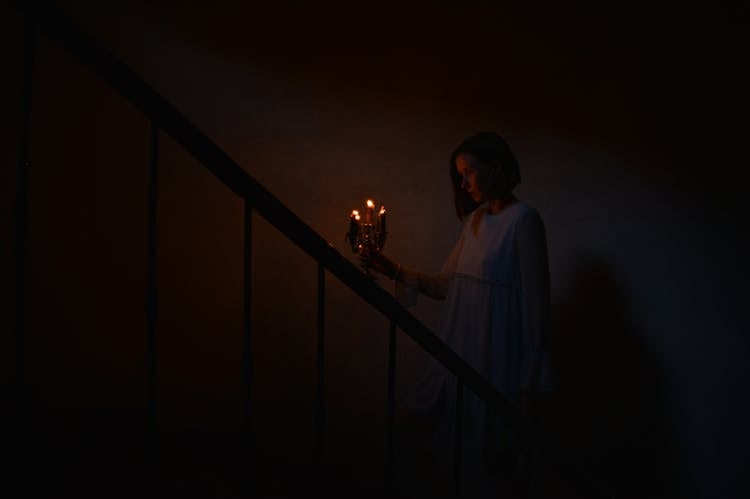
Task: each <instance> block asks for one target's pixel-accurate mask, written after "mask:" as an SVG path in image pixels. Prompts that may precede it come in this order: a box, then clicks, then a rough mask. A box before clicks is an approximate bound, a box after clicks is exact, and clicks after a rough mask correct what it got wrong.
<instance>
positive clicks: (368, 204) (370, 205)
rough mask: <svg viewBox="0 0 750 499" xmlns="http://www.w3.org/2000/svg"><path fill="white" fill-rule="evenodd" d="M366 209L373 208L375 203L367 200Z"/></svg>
mask: <svg viewBox="0 0 750 499" xmlns="http://www.w3.org/2000/svg"><path fill="white" fill-rule="evenodd" d="M367 207H368V208H375V203H373V202H372V199H368V200H367Z"/></svg>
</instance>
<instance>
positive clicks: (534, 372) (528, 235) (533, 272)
mask: <svg viewBox="0 0 750 499" xmlns="http://www.w3.org/2000/svg"><path fill="white" fill-rule="evenodd" d="M517 242H518V257H519V267H520V274H521V302H522V304H521V306H522V322H523V357H524V358H523V362H522V364H521V365H522V372H521V389H522V390H530V391H546V390H550V389H552V376H551V372H550V361H549V334H550V282H549V264H548V260H547V238H546V236H545V229H544V224H543V222H542V219H541V217H540V216H539V213H537V212H536V211H534V210H531V211H529V212H527V213H526V214H525V215H524V216H523V218H522V219H521V220H520V221H519V227H518V238H517Z"/></svg>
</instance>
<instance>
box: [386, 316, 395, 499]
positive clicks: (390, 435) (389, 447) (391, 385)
mask: <svg viewBox="0 0 750 499" xmlns="http://www.w3.org/2000/svg"><path fill="white" fill-rule="evenodd" d="M387 411H388V414H387V418H388V420H387V426H386V432H387V434H386V438H387V441H386V461H385V472H386V485H387V488H388V490H389V491H391V492H392V489H393V486H394V476H393V467H394V461H395V445H394V444H395V438H394V437H395V434H394V432H395V428H394V423H395V421H394V419H395V411H396V323H395V322H394V321H391V325H390V329H389V331H388V409H387Z"/></svg>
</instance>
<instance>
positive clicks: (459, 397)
mask: <svg viewBox="0 0 750 499" xmlns="http://www.w3.org/2000/svg"><path fill="white" fill-rule="evenodd" d="M463 404H464V385H463V383H461V380H459V379H456V442H455V444H456V457H455V461H454V465H455V469H454V474H455V476H454V480H455V490H454V494H455V497H457V498H458V497H461V466H462V464H463V462H462V460H463V456H462V452H461V436H462V433H463Z"/></svg>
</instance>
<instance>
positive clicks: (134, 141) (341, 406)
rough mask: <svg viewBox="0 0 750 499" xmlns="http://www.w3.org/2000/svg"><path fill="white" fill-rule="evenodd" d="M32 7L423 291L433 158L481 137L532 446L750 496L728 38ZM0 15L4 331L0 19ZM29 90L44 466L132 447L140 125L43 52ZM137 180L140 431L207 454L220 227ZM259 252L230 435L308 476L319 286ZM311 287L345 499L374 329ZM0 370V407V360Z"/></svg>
mask: <svg viewBox="0 0 750 499" xmlns="http://www.w3.org/2000/svg"><path fill="white" fill-rule="evenodd" d="M57 5H59V6H60V7H61V8H63V10H64V11H65V12H67V13H68V14H69V15H70V16H71V17H72V18H73V19H75V20H76V22H78V23H79V24H80V25H81V26H82V27H83V28H84V29H85V30H86V31H88V32H89V33H91V34H92V35H93V36H94V37H95V38H96V39H97V40H99V41H100V42H101V43H102V44H103V45H104V46H106V47H108V48H109V49H111V50H112V51H113V52H114V53H115V54H116V55H117V56H118V57H119V58H121V60H122V61H123V62H125V63H126V64H127V65H128V66H130V67H131V68H132V69H133V70H134V71H136V72H137V73H138V74H139V75H140V76H141V77H142V78H143V79H144V80H145V81H146V82H147V83H149V84H150V85H152V86H153V87H154V88H155V89H156V90H157V91H158V92H159V93H161V95H163V96H164V97H165V98H167V99H168V100H169V101H170V102H172V103H173V104H174V105H175V106H176V107H177V108H178V109H179V110H181V112H183V113H184V114H185V115H186V116H187V117H188V118H189V119H190V120H192V121H193V123H195V124H196V125H197V126H198V127H199V128H201V129H202V130H203V131H204V132H205V133H206V134H207V135H208V136H209V137H211V138H212V140H214V141H215V142H216V143H217V144H218V145H219V146H220V147H222V148H223V149H224V150H225V151H226V152H227V153H228V154H229V155H230V156H231V157H232V158H234V159H235V160H236V161H237V162H238V163H239V164H241V165H242V166H243V167H244V168H245V169H246V170H247V171H248V172H249V173H250V174H251V175H253V176H254V177H255V178H257V179H258V180H259V181H260V182H261V183H263V184H264V185H265V186H266V187H267V188H268V189H270V190H271V191H272V192H273V193H274V194H275V195H276V196H277V197H278V198H279V199H281V201H282V202H284V203H285V204H286V205H287V206H288V207H290V208H291V209H292V210H293V211H295V212H296V213H297V214H298V215H299V216H300V217H301V218H302V219H303V220H304V221H305V222H307V223H308V224H309V225H310V226H311V227H312V228H313V229H315V230H316V231H318V232H319V233H320V234H321V235H322V236H323V237H324V238H326V239H328V240H329V241H331V243H332V244H333V245H334V246H335V247H336V248H338V249H339V251H341V252H342V253H343V254H345V255H348V256H351V253H348V252H347V250H346V247H345V245H344V243H343V233H344V231H345V230H346V216H347V214H348V213H349V212H350V211H351V209H353V208H356V207H358V206H360V205H361V204H362V203H363V200H364V199H365V198H366V197H370V196H374V197H375V198H377V199H379V200H381V201H382V202H383V203H384V204H385V205H386V206H387V207H388V209H389V213H390V219H389V226H390V231H391V239H390V240H389V242H388V245H387V247H386V249H387V253H388V254H389V255H391V256H392V257H394V258H395V259H397V260H399V261H401V262H402V263H403V264H404V265H407V266H411V267H416V268H419V269H421V270H424V271H430V272H431V271H437V270H438V269H439V268H440V265H441V264H442V261H443V259H444V258H445V256H446V255H447V253H448V251H449V250H450V248H451V246H452V244H453V242H454V241H455V238H456V236H457V234H458V231H459V229H460V224H459V222H458V221H457V220H456V218H455V216H454V214H453V208H452V205H451V198H450V196H451V193H450V186H449V184H448V176H447V162H448V158H449V156H450V153H451V151H452V149H453V148H454V147H455V146H456V145H457V144H458V143H459V142H460V140H461V139H462V138H464V137H465V136H467V135H468V134H470V133H473V132H475V131H478V130H485V129H489V130H495V131H498V132H500V133H501V134H503V135H504V136H505V137H506V138H507V139H508V140H509V142H510V143H511V145H512V146H513V147H514V149H515V151H516V153H517V156H518V158H519V160H520V163H521V172H522V179H523V180H522V184H521V185H520V186H519V188H518V191H517V194H518V195H519V197H521V198H522V199H524V200H525V201H527V202H528V203H530V204H532V205H533V206H535V207H537V208H538V209H539V211H540V213H541V214H542V217H543V218H544V220H545V223H546V227H547V233H548V243H549V250H550V270H551V276H552V289H553V307H554V311H553V312H554V315H553V321H554V335H555V336H554V337H555V343H554V353H555V366H556V369H557V373H558V381H559V389H558V391H557V393H556V395H555V398H554V402H553V407H552V409H551V410H550V412H549V413H548V414H547V417H546V420H547V424H548V426H549V428H551V429H552V430H553V431H554V432H556V434H558V435H559V436H560V437H561V438H562V439H563V440H564V441H565V442H566V443H567V445H568V446H569V448H570V449H571V453H572V454H575V455H580V456H583V457H584V458H585V459H586V460H587V461H588V462H591V463H595V464H594V467H595V468H596V471H597V473H598V474H599V475H600V476H602V477H603V478H604V479H605V480H606V481H607V483H609V484H610V486H611V488H612V489H613V490H614V491H615V492H617V493H619V495H621V496H625V497H648V496H657V497H658V496H675V497H691V498H692V497H695V498H698V497H741V496H743V495H744V494H745V493H746V492H745V491H744V488H745V487H744V485H743V483H742V476H741V473H742V471H743V468H744V465H745V464H746V462H747V457H748V451H747V448H748V444H750V441H749V440H750V439H749V438H748V431H747V428H746V421H747V420H748V416H750V414H749V413H750V396H749V395H748V390H747V389H746V387H745V382H746V381H747V379H748V367H747V363H746V359H747V356H748V354H750V342H749V341H748V327H747V324H746V314H745V313H744V308H745V307H746V303H747V299H748V292H747V285H746V282H747V277H748V269H747V264H746V260H745V254H746V251H747V249H748V244H747V242H748V241H747V223H746V220H745V215H746V205H747V202H746V194H745V190H746V188H745V184H744V183H743V181H742V180H741V175H742V174H743V173H744V172H743V170H744V168H745V167H746V164H747V160H746V154H745V149H746V146H745V144H746V132H747V126H746V116H747V114H746V111H747V105H746V104H747V98H746V95H745V92H746V90H745V89H746V88H747V81H746V79H743V77H742V75H741V73H742V69H743V66H744V65H746V61H745V59H746V54H745V53H744V52H743V50H741V47H742V46H744V43H743V42H746V38H747V35H746V33H747V12H746V9H740V8H738V7H730V6H729V4H728V3H727V4H722V3H716V2H714V3H711V4H710V5H708V4H703V5H700V6H692V5H682V6H680V7H679V8H672V7H668V6H666V5H660V4H654V3H648V2H617V3H606V4H605V3H601V2H585V1H575V2H559V3H553V2H544V3H539V2H525V3H523V5H521V4H520V3H519V4H517V5H514V4H509V3H500V2H497V3H478V4H474V5H467V4H461V6H460V7H459V6H457V5H455V6H434V5H416V4H406V3H403V2H402V3H392V4H391V3H383V2H378V3H373V4H365V5H361V4H356V5H355V4H347V5H338V4H333V3H323V4H320V3H316V4H314V5H309V4H297V3H296V2H285V3H284V2H281V3H275V4H273V5H274V6H272V7H271V6H268V5H264V6H261V5H258V6H253V5H248V4H243V5H242V6H241V7H239V6H237V5H235V4H233V3H231V2H211V3H210V4H203V3H198V2H188V3H187V4H184V3H180V2H148V3H146V2H110V3H106V4H105V3H101V4H93V3H91V2H83V1H80V2H79V1H67V2H58V3H57ZM2 9H3V16H2V18H3V24H4V26H5V28H4V30H3V33H4V42H3V66H4V68H5V71H4V75H5V78H4V79H3V80H4V81H3V83H4V85H3V103H4V106H3V108H4V110H5V111H6V112H4V113H3V130H4V132H3V134H2V136H3V145H2V151H3V154H4V157H3V159H4V161H3V164H4V165H5V167H4V168H3V169H2V180H1V182H2V184H1V185H2V209H1V210H0V217H1V218H0V223H1V224H2V228H3V234H5V237H4V238H3V241H4V243H3V245H2V276H3V279H2V282H3V283H5V284H4V285H3V287H2V293H3V294H2V307H3V316H4V317H6V320H5V322H4V324H7V325H8V327H7V328H5V327H4V329H7V330H8V331H10V329H11V327H10V325H11V324H12V314H13V311H14V303H15V298H14V295H13V289H14V287H13V282H14V281H13V265H14V263H13V262H14V259H13V245H12V241H13V236H12V235H13V218H12V217H13V209H14V202H15V199H16V189H15V185H16V184H15V182H16V175H17V173H16V168H17V151H18V146H17V141H18V124H19V123H20V105H19V96H20V82H21V75H20V68H21V44H20V42H21V22H20V21H21V18H20V16H19V14H18V12H16V11H15V10H12V9H11V8H10V7H8V6H3V7H2ZM34 77H35V80H34V94H33V113H32V129H31V137H32V154H31V165H32V167H31V170H30V188H29V196H30V215H31V225H30V234H29V239H28V267H27V268H28V270H27V276H28V281H27V282H28V285H27V289H28V293H27V303H28V305H27V315H26V317H27V323H28V337H27V341H28V358H27V362H26V366H25V374H26V379H27V380H28V382H29V391H28V393H29V396H30V400H31V407H33V408H34V410H33V411H32V413H33V418H31V420H33V421H36V423H32V424H30V427H31V428H36V429H38V430H39V434H45V435H55V437H54V438H53V440H54V439H58V438H59V439H61V441H65V442H67V441H66V440H65V439H66V438H68V437H65V436H64V435H69V434H70V431H73V430H71V428H75V431H78V432H83V433H91V432H94V430H96V431H101V432H102V434H105V435H108V438H113V437H112V435H115V434H117V435H120V436H121V435H122V434H128V431H133V432H134V434H138V432H137V431H136V430H135V428H138V427H139V426H138V425H139V424H141V422H139V421H141V418H142V415H143V412H144V410H145V406H146V390H145V387H146V357H145V345H146V342H145V320H144V316H143V299H144V292H145V286H146V248H147V246H146V234H147V232H146V220H147V218H146V217H147V183H146V182H147V165H148V162H147V161H148V147H149V142H148V138H149V123H148V121H147V120H146V118H145V117H144V116H143V115H141V114H140V113H139V112H138V111H137V110H135V109H134V108H132V107H131V106H130V105H129V104H128V103H127V102H126V101H124V100H123V99H122V98H120V97H119V96H117V95H116V94H115V93H114V92H113V91H112V90H110V89H109V88H108V87H106V86H105V85H104V84H103V83H101V82H100V81H99V80H98V79H97V78H96V77H95V76H94V75H93V73H92V72H91V71H90V70H89V69H88V68H85V67H82V66H81V65H80V64H79V63H77V62H76V61H75V60H73V59H72V58H71V57H70V56H69V55H68V54H67V53H65V52H64V51H63V50H62V49H61V48H60V47H59V46H57V45H56V44H55V43H54V42H53V41H51V40H50V39H48V38H47V37H46V36H44V35H42V36H40V37H39V39H38V51H37V57H36V60H35V66H34ZM159 168H160V173H159V175H160V177H159V181H160V191H159V196H160V197H159V212H158V213H159V215H158V216H159V220H158V223H159V231H160V232H159V254H158V259H159V261H158V279H159V284H158V286H159V291H160V300H161V301H160V307H161V308H160V315H159V324H158V394H159V399H158V400H159V406H158V414H159V418H158V419H159V426H160V428H161V429H162V430H164V432H165V433H166V434H174V435H179V434H186V433H187V434H191V435H196V434H202V435H209V437H206V439H207V441H211V437H210V436H211V435H214V436H216V438H217V439H218V438H219V437H218V435H232V434H234V432H237V431H239V429H240V428H241V423H242V420H241V415H242V412H241V392H240V371H239V358H240V357H239V355H240V348H241V320H242V310H241V296H242V281H241V268H242V267H241V263H242V253H241V252H242V209H243V207H242V203H241V200H240V199H238V198H237V197H236V196H234V194H232V193H231V192H230V191H228V190H227V189H225V188H223V187H222V186H221V184H220V183H219V182H218V181H217V180H216V179H215V178H213V177H212V176H211V175H210V174H209V173H207V172H206V171H205V170H204V169H203V168H201V167H200V165H199V164H197V163H196V162H195V161H194V160H192V159H191V158H190V157H189V156H188V155H187V154H186V153H185V152H184V151H183V150H181V148H180V147H179V146H177V145H176V144H174V143H173V142H172V141H171V139H169V138H167V137H164V138H163V140H162V149H161V151H160V162H159ZM255 233H256V234H255V236H256V239H255V254H254V263H255V269H256V272H255V274H254V286H255V288H254V289H255V290H256V292H255V295H254V304H253V306H254V310H255V315H254V317H253V321H254V322H253V326H254V331H255V333H254V334H255V336H254V339H253V352H254V358H255V362H256V370H255V378H254V385H253V386H254V391H253V397H254V399H253V400H254V402H255V406H256V408H257V414H256V419H255V425H256V433H257V434H258V438H259V441H260V442H261V443H262V445H264V446H265V447H266V448H268V449H272V451H269V452H270V453H271V454H273V455H279V456H283V459H286V460H288V461H290V462H295V463H296V462H301V463H304V462H306V459H308V457H307V456H309V455H310V454H311V453H312V447H313V432H312V429H313V416H312V415H313V404H314V386H315V371H314V369H315V329H314V324H315V321H314V319H312V318H313V317H314V316H315V310H316V308H315V307H316V302H315V300H316V298H315V296H316V295H315V276H316V266H315V263H314V262H313V261H312V260H311V259H310V258H308V257H307V256H306V255H304V254H303V253H302V252H301V251H299V250H298V249H296V248H295V247H294V246H293V245H292V244H291V243H289V242H288V241H286V240H284V239H283V237H282V236H280V235H279V233H278V232H276V231H275V229H273V228H272V227H270V226H269V225H268V224H266V223H265V222H264V221H262V220H258V221H257V223H256V224H255ZM6 241H7V242H6ZM352 260H353V261H355V259H354V258H352ZM328 282H329V293H328V302H327V328H328V336H329V340H328V341H329V342H328V351H327V359H328V364H327V376H328V397H329V398H328V402H329V408H328V409H329V424H330V436H331V440H330V444H329V445H330V450H331V453H332V454H335V455H339V456H344V459H345V460H346V461H347V462H348V463H349V465H350V467H351V469H356V470H359V471H357V472H358V473H361V474H362V475H363V476H364V475H367V471H366V470H376V469H377V466H379V464H377V463H379V462H380V458H381V456H382V454H383V452H384V448H385V443H384V439H383V433H384V427H385V425H384V418H385V394H386V391H385V380H386V354H387V334H386V332H387V321H386V320H385V318H383V317H381V316H380V315H379V314H377V313H376V312H374V311H372V310H370V309H369V307H368V306H367V305H366V304H364V303H363V302H362V301H361V300H360V299H359V298H357V297H356V296H355V295H354V294H353V293H351V292H350V291H348V290H347V289H346V288H345V287H344V286H343V285H341V284H339V283H337V282H334V280H333V279H329V280H328ZM381 283H382V284H383V286H384V287H386V288H388V289H390V287H389V283H388V282H385V281H382V282H381ZM439 310H440V304H439V303H435V302H432V301H430V300H427V299H425V300H423V301H422V302H421V303H420V304H418V305H417V307H415V309H414V313H415V314H416V315H417V316H418V317H419V318H420V319H421V320H423V321H424V322H425V323H426V324H427V325H429V326H430V327H435V325H436V324H437V319H436V317H438V315H439ZM2 341H3V342H4V343H3V348H2V351H3V352H4V355H5V356H6V357H5V360H4V362H3V366H4V367H3V375H4V377H5V379H7V380H9V381H10V380H11V379H12V376H13V365H14V358H13V351H14V350H13V349H12V348H11V345H12V343H11V336H10V335H9V334H5V335H3V338H2ZM398 354H399V370H398V391H399V393H401V391H402V390H404V389H405V388H406V387H408V386H409V384H410V383H411V382H413V381H414V378H415V376H416V375H417V373H418V372H419V370H420V368H421V367H422V366H423V365H424V362H425V358H424V355H423V354H422V353H421V352H420V351H419V349H418V348H417V347H416V346H415V344H414V343H413V342H411V340H409V339H407V338H405V337H400V338H399V350H398ZM34 425H36V426H34ZM128 428H130V430H128ZM10 431H11V432H13V431H14V430H13V428H10ZM45 432H46V433H45ZM70 438H71V440H72V441H74V440H75V438H73V437H70ZM67 443H70V442H67ZM94 447H95V448H96V449H100V448H101V446H100V447H97V446H94ZM114 447H116V446H114ZM28 449H31V450H29V452H28V454H27V459H31V460H32V462H36V461H34V459H35V458H34V452H36V451H35V450H34V449H43V450H42V451H40V453H41V452H44V453H45V455H46V456H47V457H46V461H45V460H44V459H42V461H44V462H46V463H48V464H49V466H48V467H47V468H45V469H47V470H51V469H56V467H57V466H58V464H59V463H60V462H64V461H65V459H66V454H67V452H69V451H71V452H72V450H70V447H68V445H67V444H60V445H54V446H50V445H46V446H45V445H43V444H39V446H38V447H34V446H31V445H30V446H29V447H28ZM49 449H54V452H52V453H50V452H49ZM29 456H31V457H29ZM50 456H56V457H50ZM196 459H197V458H196ZM50 463H53V464H50ZM194 465H195V464H194ZM175 469H179V467H177V468H175ZM186 469H190V468H189V467H188V468H186ZM218 469H222V468H221V467H219V468H218ZM362 470H365V471H362ZM60 473H61V474H63V473H62V472H60ZM372 473H375V474H377V473H376V471H373V472H372ZM66 476H69V475H66ZM74 476H77V475H74ZM68 479H70V478H68ZM73 480H75V479H73ZM71 483H74V482H71ZM75 483H77V482H75Z"/></svg>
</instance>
